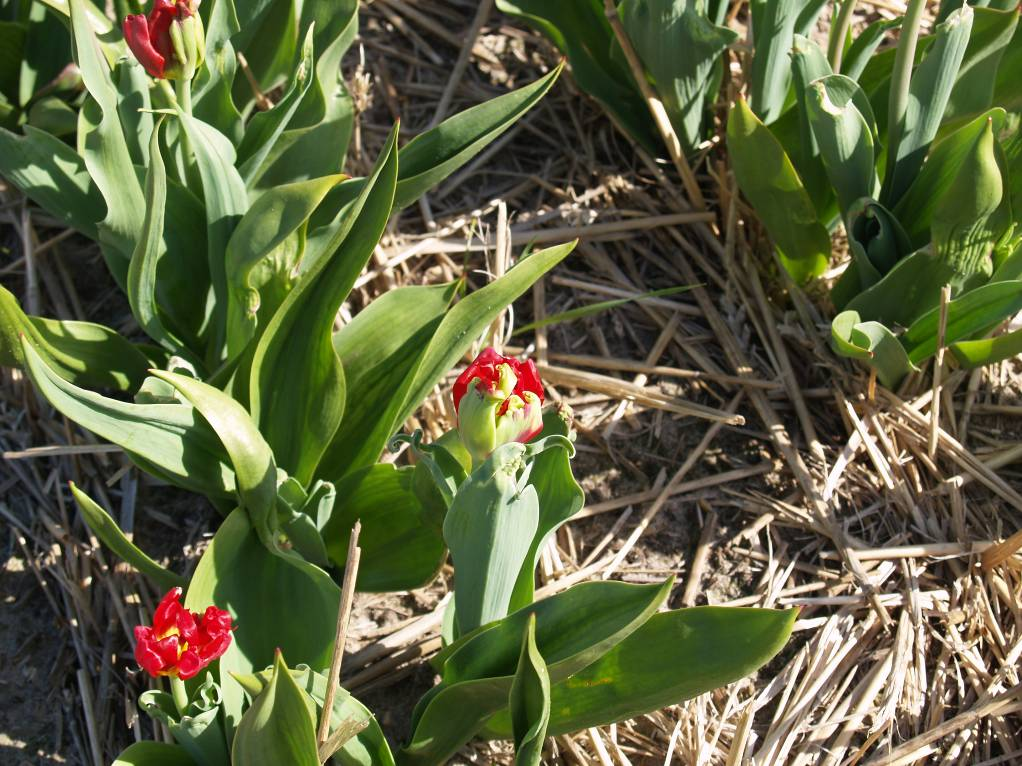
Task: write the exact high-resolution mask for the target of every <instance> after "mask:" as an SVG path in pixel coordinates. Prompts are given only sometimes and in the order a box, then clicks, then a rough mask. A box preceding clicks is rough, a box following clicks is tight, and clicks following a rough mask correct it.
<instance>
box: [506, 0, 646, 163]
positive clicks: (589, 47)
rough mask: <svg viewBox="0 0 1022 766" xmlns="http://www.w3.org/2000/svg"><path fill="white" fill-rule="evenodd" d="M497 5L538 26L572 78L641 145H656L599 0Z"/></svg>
mask: <svg viewBox="0 0 1022 766" xmlns="http://www.w3.org/2000/svg"><path fill="white" fill-rule="evenodd" d="M497 7H498V8H499V9H500V10H501V11H503V12H504V13H507V14H509V15H511V16H515V17H516V18H519V19H521V20H522V21H524V22H526V23H527V24H529V25H530V26H531V27H534V28H535V29H538V30H539V31H540V32H542V33H543V34H544V35H545V36H546V37H547V38H548V39H549V40H550V41H551V42H552V43H553V44H554V45H556V46H557V47H558V49H560V51H561V52H562V53H563V54H564V55H565V56H567V57H568V63H569V64H570V65H571V73H572V76H573V77H574V78H575V82H577V83H578V85H579V87H580V88H581V89H582V90H584V91H585V92H586V93H588V94H589V95H591V96H592V97H593V98H595V99H596V100H597V101H599V102H600V103H601V104H603V107H604V108H605V109H606V110H607V111H608V112H610V114H611V116H612V117H613V118H614V120H615V121H616V122H617V123H618V124H619V125H621V126H622V127H623V128H624V130H625V131H626V132H627V133H628V134H629V135H631V137H632V138H633V139H634V140H635V141H637V142H638V143H639V144H641V145H642V146H643V147H644V148H645V149H646V150H647V151H651V152H658V151H660V148H661V146H662V145H663V142H662V141H661V139H660V136H659V135H658V134H657V132H656V129H655V127H654V124H653V120H652V118H651V117H650V114H649V108H648V107H647V106H646V103H645V102H644V101H643V99H642V95H641V92H640V91H639V89H638V87H637V86H636V84H635V81H634V80H633V79H632V75H631V72H630V71H629V70H628V68H627V65H626V63H625V60H624V56H623V54H622V53H621V50H620V47H619V46H618V44H617V40H616V39H615V37H614V32H613V30H612V29H611V27H610V23H609V22H608V21H607V16H606V12H605V11H604V6H603V2H602V0H560V2H555V3H551V2H546V0H497Z"/></svg>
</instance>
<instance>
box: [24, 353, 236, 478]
mask: <svg viewBox="0 0 1022 766" xmlns="http://www.w3.org/2000/svg"><path fill="white" fill-rule="evenodd" d="M22 350H23V353H24V356H25V368H26V371H27V372H28V375H29V377H30V378H31V379H32V382H33V383H35V385H36V387H37V388H38V389H39V391H40V392H41V393H42V394H43V396H45V397H46V399H47V400H48V401H49V402H50V404H52V405H53V406H54V407H55V408H56V409H57V410H59V411H60V412H61V413H62V414H64V415H66V416H67V417H69V418H71V420H73V421H75V422H76V423H78V424H79V425H80V426H82V427H83V428H87V429H89V430H90V431H92V432H93V433H95V434H96V435H97V436H99V437H101V438H103V439H107V440H108V441H111V442H113V443H114V444H117V445H119V446H121V447H123V448H124V450H125V451H126V452H127V453H128V455H129V457H131V458H132V460H133V461H135V462H138V463H140V464H141V465H142V467H143V468H144V469H145V470H148V471H151V470H152V469H153V468H155V469H157V470H158V471H159V472H160V473H161V474H162V475H163V476H165V477H166V478H167V480H168V481H172V482H173V483H175V484H177V485H178V486H180V487H183V488H185V489H190V490H192V491H193V492H199V493H201V494H204V495H209V496H212V497H230V495H231V493H232V492H233V490H234V474H233V471H232V470H231V468H230V466H229V465H227V462H226V455H224V454H223V449H222V447H221V446H220V441H219V439H218V438H217V437H216V434H215V433H214V432H213V430H212V429H211V428H210V427H209V424H208V423H207V422H206V421H205V420H204V419H203V418H202V416H201V415H199V413H198V412H197V411H196V409H195V408H194V407H192V406H191V405H187V404H130V403H128V402H121V401H117V400H116V399H108V398H106V397H104V396H100V395H99V394H96V393H93V392H92V391H86V390H84V389H82V388H79V387H77V386H74V385H72V384H71V383H68V382H67V381H66V380H64V379H63V378H61V377H60V375H58V374H57V372H56V371H55V370H53V369H52V368H51V367H50V365H49V364H48V363H47V362H45V361H44V360H43V358H42V357H41V356H40V355H39V353H38V352H37V351H36V350H35V348H33V346H32V345H31V344H29V343H28V342H27V341H26V342H23V343H22Z"/></svg>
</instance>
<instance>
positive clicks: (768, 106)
mask: <svg viewBox="0 0 1022 766" xmlns="http://www.w3.org/2000/svg"><path fill="white" fill-rule="evenodd" d="M803 5H804V3H803V2H802V1H801V0H752V2H750V4H749V11H750V15H751V17H752V37H753V46H754V47H753V54H752V63H751V66H750V70H751V71H750V72H749V93H750V97H749V103H750V106H751V107H752V111H753V112H754V113H755V114H756V115H757V116H758V117H759V119H761V120H762V121H763V122H764V123H765V124H767V125H769V124H770V123H772V122H774V121H775V120H776V119H777V118H778V117H780V116H781V111H782V110H783V108H784V102H785V100H786V99H787V97H788V89H789V88H790V87H791V64H790V61H789V59H788V53H789V51H790V50H791V47H792V43H793V42H794V37H795V25H796V22H797V21H798V16H799V14H800V13H801V12H802V9H803Z"/></svg>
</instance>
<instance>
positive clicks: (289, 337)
mask: <svg viewBox="0 0 1022 766" xmlns="http://www.w3.org/2000/svg"><path fill="white" fill-rule="evenodd" d="M396 139H397V135H396V133H392V134H391V136H390V138H389V140H388V141H387V144H386V145H385V146H384V148H383V152H382V153H381V155H380V157H379V159H378V160H377V164H376V167H375V168H374V170H373V173H372V175H371V176H370V177H369V180H368V182H367V183H365V184H364V186H363V188H362V192H361V194H360V195H359V197H358V199H357V201H356V202H355V204H354V208H353V210H352V211H351V214H350V215H351V219H350V223H349V225H348V229H347V230H346V231H342V232H339V234H338V239H339V240H340V246H339V249H336V250H333V251H332V252H329V254H328V255H326V256H324V257H322V258H320V259H319V260H318V261H317V263H316V264H315V265H314V266H313V267H312V269H310V270H309V271H308V272H306V273H305V274H304V275H303V276H302V279H301V280H300V281H299V282H298V284H297V285H296V286H295V288H294V289H293V290H291V292H290V293H288V296H287V298H285V299H284V302H283V304H281V307H280V309H278V311H277V313H276V314H275V315H274V316H273V319H272V320H271V321H270V323H269V325H268V326H267V328H266V331H265V332H264V333H263V335H262V337H261V338H260V339H259V343H258V346H257V347H256V350H255V357H254V359H253V362H252V371H251V377H250V383H249V396H250V409H251V411H252V415H253V417H254V418H255V420H256V422H257V423H259V427H260V430H261V431H262V432H263V434H264V435H265V436H266V440H267V441H268V442H269V443H270V446H271V447H272V448H273V453H274V455H276V457H277V462H278V464H279V465H280V466H281V467H282V468H284V469H285V470H286V471H287V472H288V473H289V474H291V475H292V476H294V477H295V478H297V479H298V480H299V481H300V482H302V483H308V482H309V480H311V479H312V477H313V474H314V473H315V471H316V467H317V465H319V462H320V459H321V458H322V456H323V453H324V452H325V450H326V449H327V447H328V446H329V444H330V441H331V439H332V438H333V436H334V433H335V432H336V431H337V427H338V425H339V424H340V422H341V416H342V413H343V411H344V398H345V391H344V370H343V368H342V367H341V362H340V360H339V359H338V358H337V353H336V352H335V351H334V348H333V339H332V333H333V323H334V317H335V316H336V314H337V309H338V308H339V307H340V305H341V303H342V302H343V301H344V300H345V298H346V297H347V295H348V292H349V291H350V290H351V287H352V285H354V283H355V279H356V278H357V277H358V274H359V272H361V271H362V268H363V267H364V266H365V264H366V262H367V261H368V260H369V257H370V255H372V252H373V249H374V248H375V247H376V245H377V243H378V242H379V241H380V236H381V235H382V234H383V229H384V227H385V226H386V223H387V219H388V218H389V217H390V211H391V207H392V205H393V202H394V187H395V183H396V181H397V154H396V148H395V147H396ZM296 381H299V382H300V385H298V386H297V390H295V389H296V383H295V382H296Z"/></svg>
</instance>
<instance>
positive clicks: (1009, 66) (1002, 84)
mask: <svg viewBox="0 0 1022 766" xmlns="http://www.w3.org/2000/svg"><path fill="white" fill-rule="evenodd" d="M1020 67H1022V31H1019V29H1018V27H1016V28H1015V35H1014V36H1013V37H1012V38H1011V42H1010V43H1008V47H1007V48H1006V49H1005V51H1004V53H1003V54H1002V56H1001V65H1000V66H999V67H998V68H997V76H996V77H995V78H994V96H993V99H992V102H993V103H994V104H997V105H998V106H1000V107H1003V108H1004V109H1006V110H1008V111H1009V112H1020V111H1022V88H1020V87H1019V86H1018V76H1017V75H1018V72H1019V71H1020Z"/></svg>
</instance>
